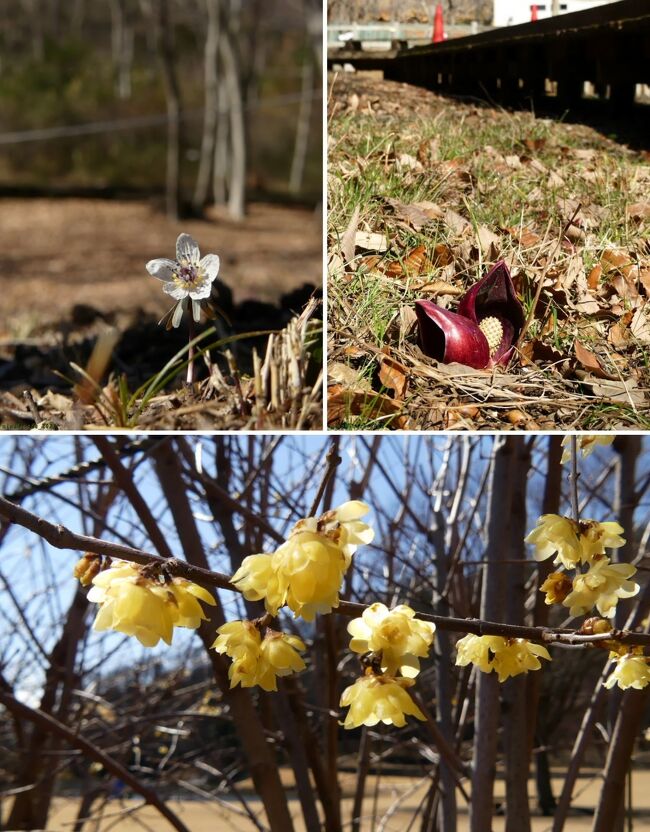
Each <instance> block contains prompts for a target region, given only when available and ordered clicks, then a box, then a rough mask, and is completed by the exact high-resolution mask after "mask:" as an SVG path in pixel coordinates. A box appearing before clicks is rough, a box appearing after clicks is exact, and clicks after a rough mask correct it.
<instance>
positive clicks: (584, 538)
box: [580, 520, 625, 563]
mask: <svg viewBox="0 0 650 832" xmlns="http://www.w3.org/2000/svg"><path fill="white" fill-rule="evenodd" d="M622 534H623V526H621V525H620V524H619V523H614V522H608V523H597V522H596V521H595V520H584V521H582V522H581V523H580V545H581V547H582V562H583V563H591V562H592V561H593V560H594V558H596V557H598V555H604V554H605V549H619V548H620V547H621V546H624V545H625V539H624V538H622V537H621V535H622Z"/></svg>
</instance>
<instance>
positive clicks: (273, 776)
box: [154, 440, 293, 832]
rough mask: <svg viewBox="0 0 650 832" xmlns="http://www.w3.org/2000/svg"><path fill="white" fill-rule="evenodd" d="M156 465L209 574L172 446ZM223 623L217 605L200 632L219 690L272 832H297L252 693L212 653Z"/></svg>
mask: <svg viewBox="0 0 650 832" xmlns="http://www.w3.org/2000/svg"><path fill="white" fill-rule="evenodd" d="M178 441H180V440H178ZM154 465H155V469H156V474H157V476H158V479H159V482H160V485H161V489H162V492H163V494H164V496H165V499H166V500H167V503H168V505H169V509H170V511H171V515H172V518H173V520H174V525H175V526H176V529H177V532H178V536H179V539H180V541H181V543H182V546H183V550H184V553H185V557H186V558H187V560H188V562H189V563H193V564H194V565H196V566H201V567H202V568H204V569H207V568H209V566H208V560H207V558H206V556H205V552H204V551H203V544H202V542H201V537H200V535H199V532H198V529H197V526H196V520H195V519H194V515H193V513H192V508H191V506H190V504H189V500H188V498H187V492H186V491H185V490H184V489H180V488H179V482H181V479H182V471H181V467H180V463H179V457H178V455H177V453H176V452H175V450H174V448H173V447H172V444H171V442H170V441H168V442H167V443H166V444H165V445H163V446H161V447H159V448H158V449H157V450H156V451H155V452H154ZM225 623H226V617H225V615H224V612H223V609H222V607H221V605H219V604H218V605H217V606H216V607H211V608H210V611H209V620H208V621H204V622H203V623H202V624H201V627H200V628H199V630H198V632H199V635H200V637H201V640H202V642H203V644H204V646H205V649H206V653H207V655H208V657H209V660H210V662H211V664H212V668H213V671H214V674H215V678H216V680H217V684H218V685H219V687H220V688H221V690H222V691H223V695H224V698H225V700H226V702H227V703H228V705H229V707H230V710H231V713H232V716H233V720H234V722H235V725H236V727H237V732H238V735H239V738H240V740H241V743H242V747H243V749H244V752H245V754H246V757H247V759H248V764H249V766H250V771H251V777H252V778H253V783H254V785H255V790H256V791H257V793H258V794H259V796H260V799H261V800H262V803H263V804H264V809H265V810H266V815H267V819H268V822H269V826H270V828H271V832H293V822H292V820H291V815H290V814H289V807H288V805H287V798H286V792H285V790H284V788H283V786H282V782H281V780H280V774H279V769H278V765H277V762H276V760H275V757H274V755H273V754H272V753H271V750H270V747H269V745H268V743H267V741H266V737H265V732H264V728H263V725H262V723H261V721H260V717H259V714H258V712H257V711H256V710H255V707H254V705H253V699H252V697H251V695H250V693H249V692H248V690H245V689H243V688H241V687H236V688H231V687H230V682H229V680H228V664H229V660H228V659H226V658H225V657H224V656H221V655H220V654H219V653H217V652H215V651H214V650H212V649H211V647H212V643H213V642H214V638H215V631H216V629H217V628H218V627H220V626H221V625H222V624H225Z"/></svg>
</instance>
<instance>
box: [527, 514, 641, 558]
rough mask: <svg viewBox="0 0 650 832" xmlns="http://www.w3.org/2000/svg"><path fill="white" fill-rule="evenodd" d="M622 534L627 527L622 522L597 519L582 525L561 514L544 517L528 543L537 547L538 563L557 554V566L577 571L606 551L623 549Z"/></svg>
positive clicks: (538, 522)
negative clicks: (580, 565) (605, 521)
mask: <svg viewBox="0 0 650 832" xmlns="http://www.w3.org/2000/svg"><path fill="white" fill-rule="evenodd" d="M622 533H623V527H622V526H620V525H619V524H618V523H612V522H607V523H599V522H597V521H596V520H582V521H580V522H579V523H578V522H577V521H575V520H572V519H571V518H570V517H562V516H560V515H559V514H544V515H542V516H541V517H540V518H539V520H538V521H537V528H535V529H533V531H532V532H530V534H529V535H528V536H527V537H526V538H525V541H526V543H532V544H533V545H534V546H535V560H546V559H547V558H550V557H551V555H555V559H554V561H553V562H554V563H556V564H562V566H564V568H565V569H573V568H574V567H576V566H577V565H578V564H579V563H591V561H592V560H593V559H594V558H595V557H596V556H597V555H604V554H605V549H618V548H619V547H620V546H623V545H624V544H625V540H624V539H623V538H622V537H621V534H622ZM556 553H557V554H556Z"/></svg>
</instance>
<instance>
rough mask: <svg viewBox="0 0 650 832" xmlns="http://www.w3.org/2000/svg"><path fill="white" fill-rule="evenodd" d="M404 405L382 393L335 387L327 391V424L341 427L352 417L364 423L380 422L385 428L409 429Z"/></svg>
mask: <svg viewBox="0 0 650 832" xmlns="http://www.w3.org/2000/svg"><path fill="white" fill-rule="evenodd" d="M402 408H403V403H402V402H397V401H395V400H394V399H391V398H390V396H385V395H382V394H381V393H374V392H370V393H369V392H367V391H365V390H354V389H346V388H344V387H342V386H341V385H333V386H332V387H330V388H329V389H328V391H327V423H328V425H330V426H335V425H339V424H340V423H341V422H343V421H345V420H346V419H349V418H350V417H351V416H356V417H361V418H362V419H363V420H364V421H366V420H367V421H375V420H380V421H381V422H382V424H383V425H385V426H388V425H390V426H392V427H397V428H399V429H401V430H406V429H408V425H409V420H408V417H407V416H405V415H403V414H402Z"/></svg>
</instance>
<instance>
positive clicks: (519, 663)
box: [456, 633, 551, 682]
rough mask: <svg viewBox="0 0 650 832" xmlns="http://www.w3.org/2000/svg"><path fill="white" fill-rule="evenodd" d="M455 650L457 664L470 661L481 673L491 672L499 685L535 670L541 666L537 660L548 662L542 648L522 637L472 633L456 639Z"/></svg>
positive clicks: (544, 649)
mask: <svg viewBox="0 0 650 832" xmlns="http://www.w3.org/2000/svg"><path fill="white" fill-rule="evenodd" d="M456 650H457V651H458V655H457V656H456V664H457V665H459V666H461V667H464V666H465V665H467V664H469V663H470V662H471V663H472V664H474V665H476V667H478V669H479V670H482V671H483V673H491V672H492V671H493V670H495V671H496V672H497V674H498V676H499V681H500V682H504V681H505V680H506V679H508V678H509V677H510V676H518V675H519V674H520V673H527V672H528V671H529V670H539V669H540V667H541V666H542V664H541V662H540V660H539V659H540V657H541V658H543V659H548V660H549V661H550V659H551V657H550V655H549V652H548V650H547V649H546V647H544V646H543V645H541V644H535V643H534V642H531V641H527V640H526V639H523V638H503V637H502V636H476V635H473V634H472V633H468V634H467V635H466V636H463V638H461V639H460V641H459V642H458V643H457V644H456Z"/></svg>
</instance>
